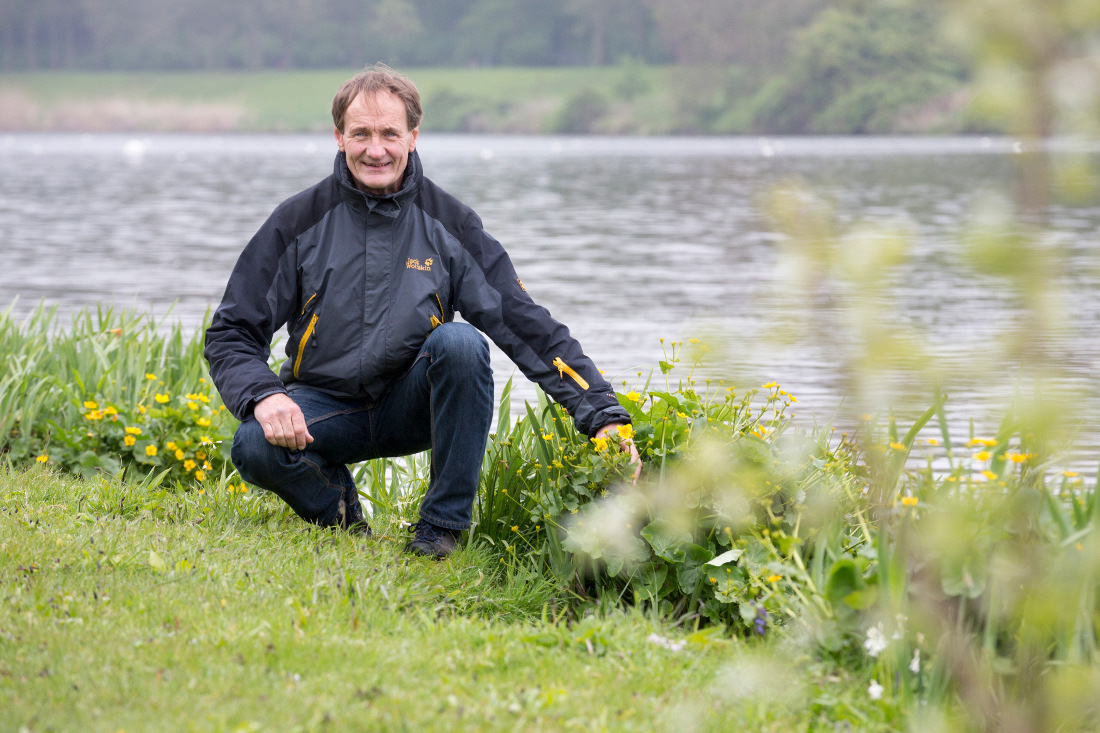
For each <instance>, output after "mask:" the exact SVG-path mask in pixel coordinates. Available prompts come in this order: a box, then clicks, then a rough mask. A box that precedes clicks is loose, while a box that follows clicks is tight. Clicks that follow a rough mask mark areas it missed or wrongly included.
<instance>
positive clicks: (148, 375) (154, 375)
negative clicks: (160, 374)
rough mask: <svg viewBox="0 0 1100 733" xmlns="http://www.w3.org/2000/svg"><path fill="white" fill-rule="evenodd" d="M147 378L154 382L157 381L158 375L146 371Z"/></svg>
mask: <svg viewBox="0 0 1100 733" xmlns="http://www.w3.org/2000/svg"><path fill="white" fill-rule="evenodd" d="M145 378H146V379H148V380H149V381H150V382H154V381H156V378H157V375H156V374H153V373H152V372H145Z"/></svg>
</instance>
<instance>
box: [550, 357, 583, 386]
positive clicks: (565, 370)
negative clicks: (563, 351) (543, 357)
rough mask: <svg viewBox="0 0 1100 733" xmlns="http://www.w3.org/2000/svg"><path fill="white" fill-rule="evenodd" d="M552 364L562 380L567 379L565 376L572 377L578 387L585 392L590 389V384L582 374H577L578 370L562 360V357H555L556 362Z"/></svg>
mask: <svg viewBox="0 0 1100 733" xmlns="http://www.w3.org/2000/svg"><path fill="white" fill-rule="evenodd" d="M551 363H552V364H553V365H554V366H556V367H557V368H558V377H559V378H560V379H565V375H566V374H568V375H569V376H570V377H572V379H573V381H574V382H576V383H577V386H579V387H580V388H581V389H583V390H587V389H588V382H587V381H586V380H585V378H584V377H582V376H581V375H580V374H577V372H576V370H574V369H573V367H571V366H569V365H568V364H566V363H565V360H564V359H562V358H561V357H560V356H557V357H554V361H553V362H551Z"/></svg>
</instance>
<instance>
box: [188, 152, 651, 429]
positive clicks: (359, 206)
mask: <svg viewBox="0 0 1100 733" xmlns="http://www.w3.org/2000/svg"><path fill="white" fill-rule="evenodd" d="M456 311H457V312H459V313H461V314H462V317H463V318H464V319H465V320H466V321H468V322H469V323H471V324H473V325H474V326H476V327H477V328H478V329H480V330H481V331H483V332H484V333H486V334H487V335H488V336H489V337H490V338H491V339H492V340H493V341H494V342H495V343H496V344H497V346H499V347H500V348H501V350H503V351H504V353H505V354H507V355H508V356H509V357H510V358H511V359H512V361H514V362H515V363H516V364H517V365H518V366H519V368H520V369H521V370H522V371H523V373H524V374H525V375H526V376H527V377H528V378H529V379H531V380H533V381H535V382H537V383H538V384H539V385H541V386H542V388H543V389H544V390H545V391H546V392H547V393H549V394H550V395H551V396H552V397H554V399H556V400H557V401H558V402H560V403H561V404H562V405H563V406H564V407H565V409H566V410H567V411H568V412H569V414H570V415H572V417H573V420H574V422H575V423H576V426H577V429H578V430H580V431H581V432H584V433H587V434H588V435H593V434H595V432H596V431H597V430H599V428H601V427H603V426H604V425H606V424H608V423H611V422H629V420H630V418H629V415H628V414H627V412H626V411H625V410H624V409H623V408H622V407H621V406H620V405H619V402H618V400H617V398H616V397H615V394H614V392H613V390H612V388H611V385H610V384H608V383H607V381H605V380H604V379H603V378H602V377H601V376H600V374H599V372H598V371H597V370H596V367H595V365H593V363H592V361H591V360H590V359H589V358H588V357H587V356H585V355H584V353H583V352H582V351H581V347H580V344H578V343H577V341H576V340H575V339H573V338H572V337H571V336H570V335H569V329H567V328H566V327H565V326H564V325H562V324H561V323H558V322H557V321H555V320H554V319H553V318H551V316H550V313H549V312H548V311H547V310H546V309H545V308H542V307H541V306H539V305H537V304H536V303H535V302H534V301H533V300H531V298H530V296H528V295H527V292H526V290H525V289H524V287H523V283H522V282H521V281H520V279H519V278H518V277H517V276H516V272H515V269H514V268H513V267H512V263H511V260H509V258H508V254H507V253H506V252H505V251H504V248H503V247H501V246H500V243H498V242H497V241H496V240H494V239H493V238H492V237H490V236H489V235H488V234H486V233H485V230H484V229H482V226H481V219H480V218H479V217H478V216H477V214H475V213H474V211H473V210H472V209H470V208H469V207H468V206H466V205H464V204H462V203H461V202H459V201H458V200H457V199H455V198H454V197H453V196H451V195H449V194H447V193H446V192H444V191H443V190H442V189H440V188H439V187H438V186H436V185H435V184H434V183H432V182H431V181H430V180H428V179H427V178H425V177H424V175H423V172H422V169H421V165H420V159H419V156H417V154H416V152H415V151H414V152H412V153H411V154H410V155H409V162H408V168H407V169H406V174H405V181H404V184H403V187H402V189H401V190H400V191H399V192H397V193H395V194H390V195H386V196H375V195H370V194H365V193H363V192H362V191H360V190H359V189H357V188H356V187H355V185H354V184H353V182H352V179H351V174H350V173H349V171H348V168H347V163H346V161H345V158H344V154H343V153H338V154H337V156H336V161H335V165H334V171H333V174H332V175H331V176H329V177H328V178H325V179H324V180H323V181H321V182H320V183H318V184H316V185H315V186H312V187H311V188H308V189H306V190H305V191H302V192H301V193H299V194H297V195H296V196H293V197H291V198H289V199H287V200H286V201H284V202H283V203H282V204H280V205H279V206H278V207H277V208H276V209H275V211H274V212H273V213H272V214H271V216H270V217H269V218H268V220H267V222H265V223H264V225H263V227H261V228H260V231H259V232H257V233H256V235H255V236H254V237H253V238H252V240H251V241H250V242H249V243H248V246H247V247H245V250H244V252H243V253H242V254H241V257H240V259H239V260H238V261H237V265H236V267H234V268H233V274H232V275H231V276H230V278H229V284H228V285H227V287H226V290H225V295H224V297H223V298H222V302H221V305H220V306H218V309H217V311H215V313H214V319H213V323H212V324H211V326H210V328H209V329H207V331H206V349H205V352H204V354H205V356H206V360H207V361H208V362H209V364H210V375H211V377H212V378H213V380H214V384H215V386H216V387H217V388H218V391H219V392H220V393H221V396H222V400H223V401H224V402H225V404H226V406H227V408H228V409H229V410H230V412H232V413H233V414H234V415H235V416H236V417H237V418H238V419H241V420H243V419H245V418H246V417H247V416H248V415H250V414H251V412H252V408H253V406H254V405H255V403H256V402H257V401H258V400H260V399H262V398H264V397H266V396H268V395H271V394H274V393H276V392H285V391H286V388H287V386H289V385H292V384H294V383H295V382H299V383H302V384H307V385H309V386H311V387H314V388H316V389H320V390H323V391H325V392H328V393H330V394H333V395H336V396H338V397H349V398H366V399H369V400H375V399H378V397H380V396H381V395H382V394H384V393H385V391H386V390H387V388H388V387H389V385H390V384H391V383H392V382H393V381H394V380H395V379H397V378H398V377H399V376H401V375H402V374H403V373H404V372H405V370H406V369H408V367H409V366H410V365H411V364H412V362H413V360H414V359H415V358H416V355H417V354H418V353H419V351H420V347H421V346H422V345H423V343H424V340H425V339H426V338H427V336H428V334H429V333H431V330H432V329H433V328H435V327H436V326H437V325H439V324H440V323H443V322H446V321H450V320H452V319H453V317H454V314H455V312H456ZM283 324H289V328H288V331H289V333H290V339H289V341H288V342H287V347H286V355H287V359H286V361H285V362H284V363H283V367H282V370H281V372H280V374H279V376H276V375H275V374H274V373H273V372H272V371H271V369H270V368H269V367H268V358H269V356H270V353H271V351H270V344H271V339H272V337H273V335H274V334H275V332H276V331H277V330H278V329H279V328H281V327H282V326H283Z"/></svg>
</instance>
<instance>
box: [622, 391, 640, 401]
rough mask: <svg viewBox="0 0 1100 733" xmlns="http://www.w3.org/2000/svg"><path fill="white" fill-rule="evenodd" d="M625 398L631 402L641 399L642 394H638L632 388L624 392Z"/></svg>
mask: <svg viewBox="0 0 1100 733" xmlns="http://www.w3.org/2000/svg"><path fill="white" fill-rule="evenodd" d="M626 398H627V399H628V400H630V401H631V402H641V401H642V396H641V395H640V394H638V393H637V392H635V391H634V390H631V391H629V392H627V393H626Z"/></svg>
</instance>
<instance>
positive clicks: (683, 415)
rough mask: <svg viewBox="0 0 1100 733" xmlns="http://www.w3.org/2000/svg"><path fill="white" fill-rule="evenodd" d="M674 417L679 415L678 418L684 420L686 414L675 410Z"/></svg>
mask: <svg viewBox="0 0 1100 733" xmlns="http://www.w3.org/2000/svg"><path fill="white" fill-rule="evenodd" d="M676 417H679V418H682V419H685V420H686V419H687V415H685V414H684V413H682V412H679V411H677V413H676Z"/></svg>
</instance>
